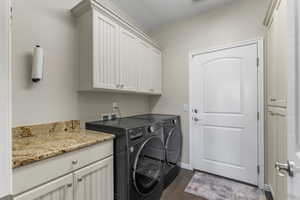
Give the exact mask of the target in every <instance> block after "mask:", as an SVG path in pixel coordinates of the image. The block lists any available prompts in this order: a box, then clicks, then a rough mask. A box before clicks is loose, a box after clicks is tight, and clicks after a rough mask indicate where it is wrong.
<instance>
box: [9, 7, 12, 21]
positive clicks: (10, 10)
mask: <svg viewBox="0 0 300 200" xmlns="http://www.w3.org/2000/svg"><path fill="white" fill-rule="evenodd" d="M9 13H10V18H11V19H12V18H13V7H12V6H11V7H10V9H9Z"/></svg>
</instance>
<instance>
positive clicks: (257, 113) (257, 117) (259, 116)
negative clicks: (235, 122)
mask: <svg viewBox="0 0 300 200" xmlns="http://www.w3.org/2000/svg"><path fill="white" fill-rule="evenodd" d="M259 118H260V116H259V112H257V121H259Z"/></svg>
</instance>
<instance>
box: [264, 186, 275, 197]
mask: <svg viewBox="0 0 300 200" xmlns="http://www.w3.org/2000/svg"><path fill="white" fill-rule="evenodd" d="M264 191H265V192H266V196H267V199H268V200H273V197H274V190H273V188H272V186H271V185H268V184H265V185H264Z"/></svg>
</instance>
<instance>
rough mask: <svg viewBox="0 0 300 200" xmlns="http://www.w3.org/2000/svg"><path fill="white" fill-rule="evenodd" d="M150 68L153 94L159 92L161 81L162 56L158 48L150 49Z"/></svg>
mask: <svg viewBox="0 0 300 200" xmlns="http://www.w3.org/2000/svg"><path fill="white" fill-rule="evenodd" d="M151 57H152V62H151V63H152V66H151V67H152V68H151V72H152V73H151V83H152V87H151V89H152V92H154V93H155V94H161V90H162V89H161V83H162V58H161V52H160V51H159V50H158V49H154V48H153V49H152V51H151Z"/></svg>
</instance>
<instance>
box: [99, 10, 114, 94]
mask: <svg viewBox="0 0 300 200" xmlns="http://www.w3.org/2000/svg"><path fill="white" fill-rule="evenodd" d="M93 23H94V25H93V29H94V31H93V39H94V40H93V41H94V42H93V87H94V88H100V89H116V88H117V84H118V79H119V77H118V76H119V75H118V71H119V69H118V67H119V66H118V65H119V64H118V63H119V59H118V58H119V26H118V25H117V24H116V23H115V22H113V21H112V20H111V19H109V18H107V17H105V16H103V15H101V14H100V13H98V12H94V17H93Z"/></svg>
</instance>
